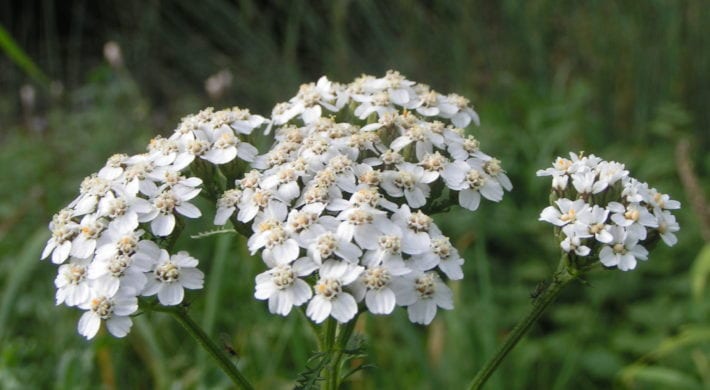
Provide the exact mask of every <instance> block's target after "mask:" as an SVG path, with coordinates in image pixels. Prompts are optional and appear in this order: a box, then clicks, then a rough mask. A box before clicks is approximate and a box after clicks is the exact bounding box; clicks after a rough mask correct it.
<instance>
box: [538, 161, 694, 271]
mask: <svg viewBox="0 0 710 390" xmlns="http://www.w3.org/2000/svg"><path fill="white" fill-rule="evenodd" d="M537 175H538V176H551V177H552V197H551V199H553V201H552V205H551V206H548V207H546V208H545V209H544V210H542V212H541V213H540V220H541V221H545V222H548V223H550V224H552V225H554V226H555V227H556V228H557V231H558V232H559V238H560V247H561V248H562V250H563V251H564V252H566V253H568V254H569V255H570V256H571V257H573V258H574V259H575V261H576V262H577V263H578V264H580V265H584V266H589V265H592V264H594V263H595V262H596V261H597V260H598V261H599V262H600V263H601V264H602V265H604V266H605V267H607V268H617V269H619V270H622V271H629V270H633V269H634V268H636V265H637V263H638V261H639V260H647V259H648V248H650V247H651V246H653V245H654V244H655V243H657V242H658V241H660V240H662V241H663V242H664V243H666V245H668V246H673V245H674V244H675V243H676V242H677V238H676V236H675V233H676V232H677V231H678V230H680V226H679V225H678V223H677V222H676V219H675V216H673V214H672V213H671V211H672V210H676V209H679V208H680V203H679V202H678V201H675V200H672V199H670V197H669V196H668V195H666V194H661V193H660V192H658V191H657V190H656V189H655V188H650V187H649V186H648V184H646V183H643V182H640V181H638V180H636V179H634V178H633V177H631V176H629V171H628V170H626V169H625V167H624V165H623V164H621V163H618V162H615V161H604V160H602V159H601V158H599V157H596V156H594V155H589V156H584V155H581V154H580V155H577V154H574V153H570V158H569V159H567V158H563V157H558V158H557V159H556V160H555V161H554V163H553V166H552V167H551V168H547V169H544V170H539V171H538V172H537Z"/></svg>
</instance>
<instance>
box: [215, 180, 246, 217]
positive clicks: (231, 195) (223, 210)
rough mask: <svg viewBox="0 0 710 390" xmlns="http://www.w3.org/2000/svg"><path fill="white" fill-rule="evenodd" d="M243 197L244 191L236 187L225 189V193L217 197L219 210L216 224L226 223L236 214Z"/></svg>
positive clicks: (216, 214)
mask: <svg viewBox="0 0 710 390" xmlns="http://www.w3.org/2000/svg"><path fill="white" fill-rule="evenodd" d="M241 197H242V191H241V190H239V189H236V188H232V189H229V190H227V191H224V193H223V194H222V195H221V196H220V197H219V199H217V211H216V212H215V216H214V224H215V225H224V224H225V223H227V220H229V218H230V217H231V216H232V214H234V211H235V210H236V209H237V204H239V201H240V200H241Z"/></svg>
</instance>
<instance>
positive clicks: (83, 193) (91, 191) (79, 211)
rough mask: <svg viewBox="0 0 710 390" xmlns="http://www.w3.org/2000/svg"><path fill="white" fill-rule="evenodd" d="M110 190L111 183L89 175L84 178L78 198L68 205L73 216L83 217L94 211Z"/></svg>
mask: <svg viewBox="0 0 710 390" xmlns="http://www.w3.org/2000/svg"><path fill="white" fill-rule="evenodd" d="M110 190H111V182H110V181H109V180H107V179H103V178H101V177H98V176H97V175H95V174H94V175H91V176H88V177H85V178H84V180H83V181H82V182H81V187H80V188H79V196H78V197H77V198H76V199H74V201H72V202H71V203H70V204H69V208H71V209H73V210H74V215H76V216H79V215H84V214H89V213H93V212H94V211H96V206H97V205H98V203H99V200H100V199H101V198H102V197H103V196H104V195H106V193H107V192H109V191H110Z"/></svg>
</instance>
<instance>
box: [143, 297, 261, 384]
mask: <svg viewBox="0 0 710 390" xmlns="http://www.w3.org/2000/svg"><path fill="white" fill-rule="evenodd" d="M152 309H153V310H155V311H160V312H164V313H168V314H170V315H172V316H173V318H175V320H177V322H179V323H180V325H182V326H183V327H184V328H185V330H187V333H189V334H190V336H192V338H194V339H195V340H196V341H197V343H198V344H200V346H201V347H202V348H204V350H205V351H207V353H209V354H210V355H211V356H212V358H213V359H214V360H215V361H216V362H217V364H218V365H219V367H220V368H221V369H222V371H224V373H225V374H227V376H229V378H230V379H231V380H232V382H233V383H234V384H235V385H237V386H238V387H240V388H242V389H248V390H251V389H253V387H252V385H251V384H250V383H249V381H248V380H247V379H246V378H245V377H244V375H242V373H241V372H240V371H239V369H238V368H237V366H235V365H234V363H232V360H231V359H230V358H229V356H227V354H226V353H225V352H224V351H223V350H222V348H220V347H218V346H217V344H215V343H214V341H212V339H210V338H209V336H208V335H207V333H205V331H204V330H202V328H201V327H200V325H198V324H197V322H195V321H194V320H193V319H192V318H190V316H189V315H188V314H187V310H186V309H185V308H184V307H182V306H171V307H166V306H158V305H156V306H155V307H153V308H152Z"/></svg>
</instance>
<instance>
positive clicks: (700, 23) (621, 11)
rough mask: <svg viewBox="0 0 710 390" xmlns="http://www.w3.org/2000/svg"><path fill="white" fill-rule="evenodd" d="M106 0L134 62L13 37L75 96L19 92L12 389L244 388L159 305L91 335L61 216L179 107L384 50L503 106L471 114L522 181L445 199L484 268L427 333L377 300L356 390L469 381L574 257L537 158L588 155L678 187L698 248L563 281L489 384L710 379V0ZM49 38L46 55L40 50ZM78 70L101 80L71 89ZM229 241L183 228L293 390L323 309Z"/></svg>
mask: <svg viewBox="0 0 710 390" xmlns="http://www.w3.org/2000/svg"><path fill="white" fill-rule="evenodd" d="M107 4H109V5H108V6H107V7H109V8H110V7H114V8H110V9H112V10H113V11H115V12H114V13H115V14H114V15H112V16H111V18H112V19H111V23H110V25H111V26H113V27H112V28H113V30H112V31H111V34H109V33H108V32H107V31H108V30H100V31H101V33H102V35H101V37H102V38H103V37H106V38H111V39H116V40H117V41H118V42H119V43H121V44H122V48H123V50H124V53H125V56H126V64H127V66H126V69H123V70H121V71H115V70H112V69H110V68H108V67H106V66H95V65H94V64H95V63H96V62H97V61H98V58H97V57H96V56H97V54H86V53H85V52H83V51H82V50H80V49H81V47H79V46H77V45H80V44H81V43H80V42H84V43H83V44H85V45H90V44H91V40H89V39H87V38H86V37H83V38H84V40H83V41H81V40H80V39H79V37H78V36H76V35H71V36H69V38H70V41H71V45H70V46H71V47H75V48H78V49H77V50H75V51H70V52H67V53H68V54H66V53H65V52H62V51H61V50H54V49H52V50H50V48H52V47H61V46H62V45H64V44H69V43H68V42H63V41H62V40H61V39H60V38H59V37H58V36H57V37H53V35H52V33H53V31H52V30H51V29H50V28H49V27H45V28H46V29H47V31H46V33H47V34H48V35H47V36H48V37H49V40H48V41H46V44H45V45H44V46H42V45H36V44H32V42H28V41H27V39H29V38H22V37H23V36H25V35H21V36H20V37H19V38H18V37H15V39H16V41H17V42H18V43H19V44H20V45H21V47H27V48H28V49H27V53H28V55H29V56H30V57H32V58H33V59H35V61H36V63H37V64H38V66H39V67H40V68H42V69H45V70H46V72H47V73H48V74H49V76H50V77H52V78H60V79H62V80H67V85H68V88H67V91H66V94H65V95H64V96H63V97H62V98H61V99H59V100H52V98H50V97H49V96H46V94H44V93H43V92H40V93H39V102H40V104H39V105H38V107H39V108H38V109H37V110H36V111H35V112H34V113H33V115H34V116H36V117H37V118H40V119H41V120H42V121H43V122H42V123H44V125H42V126H40V127H39V128H40V129H43V130H41V131H36V130H33V129H36V127H35V126H34V125H32V123H36V122H34V121H28V120H27V118H26V117H23V116H22V115H20V112H21V111H20V110H18V107H19V106H18V104H17V101H16V97H15V96H16V93H15V92H14V90H9V89H7V90H6V89H3V91H0V114H1V115H2V116H0V118H3V119H2V120H0V126H2V130H1V131H0V167H2V168H0V295H1V296H0V304H1V305H2V306H1V307H0V388H3V389H5V388H7V389H12V388H28V387H30V388H60V389H63V388H67V389H82V388H86V389H93V388H97V387H99V386H101V387H104V388H109V389H110V388H173V387H178V386H180V387H184V388H220V387H221V388H228V387H229V383H228V381H227V379H226V377H225V376H224V375H223V374H222V373H221V372H220V371H219V370H218V368H216V366H215V365H214V364H212V362H211V361H210V360H209V359H208V358H207V357H206V356H205V355H203V354H202V352H200V351H198V349H197V348H196V346H195V345H193V344H192V343H189V342H186V337H187V336H186V334H185V333H184V331H183V330H182V329H181V328H180V327H179V326H178V325H177V324H175V323H174V322H173V321H172V320H171V318H169V317H168V316H167V315H164V314H162V313H151V314H146V315H143V316H140V317H138V318H137V319H136V321H135V324H134V328H133V331H132V332H131V334H130V335H129V336H128V338H126V339H123V340H117V339H114V338H112V337H110V336H107V335H105V334H102V335H101V336H99V337H98V338H97V339H96V340H94V341H92V342H86V341H85V340H84V339H83V338H81V336H79V335H78V333H77V332H76V322H77V321H78V318H79V315H80V312H79V311H76V310H72V309H69V308H66V307H63V306H62V307H55V306H54V286H53V280H54V276H55V274H54V272H55V271H56V267H54V266H52V265H50V264H49V263H47V262H39V260H38V253H39V251H41V249H42V246H43V245H44V242H43V239H46V238H48V237H49V232H48V231H46V230H44V228H45V226H46V224H47V222H48V221H49V220H50V218H51V215H52V214H53V213H54V212H56V211H57V210H59V209H60V208H61V207H62V206H64V205H65V204H66V203H68V202H69V201H70V200H71V199H72V198H73V197H74V196H75V195H76V193H77V191H78V186H79V183H80V181H81V178H83V177H84V176H86V175H88V174H90V173H92V172H95V171H96V170H98V168H99V167H100V166H101V165H102V164H103V161H105V159H106V158H107V157H109V156H110V155H111V154H113V153H116V152H126V153H136V152H139V151H141V150H142V148H143V147H144V145H145V144H146V143H147V140H148V139H149V138H150V137H152V136H153V135H155V134H156V133H163V134H165V133H168V132H170V131H172V129H173V128H174V126H175V125H176V124H177V122H178V120H179V118H180V117H181V116H183V115H186V114H188V113H191V112H194V111H196V110H198V109H200V108H201V107H203V106H206V105H212V104H214V105H216V106H219V107H222V106H228V105H231V104H239V105H242V106H245V107H254V108H253V109H252V111H255V112H258V113H261V114H263V115H268V113H269V112H268V111H269V110H270V107H271V106H272V105H273V103H274V102H276V101H279V100H283V99H286V98H288V97H289V96H292V95H293V94H294V93H295V92H296V90H297V88H298V85H299V84H300V83H302V82H309V81H313V80H315V78H316V77H318V76H319V75H321V74H327V75H328V76H329V77H330V78H331V79H334V80H338V81H343V82H347V81H348V80H351V79H352V78H353V77H355V76H357V75H359V74H360V73H363V72H369V73H375V74H383V73H384V72H385V71H386V70H387V69H388V68H394V69H398V70H400V71H402V72H403V74H405V75H406V76H408V77H409V78H410V79H413V80H416V81H420V82H424V83H429V84H431V85H432V86H433V87H435V88H436V89H438V90H441V91H444V92H457V93H460V94H463V95H465V96H467V97H469V98H471V100H472V102H473V104H474V105H475V106H476V108H477V110H478V112H479V114H480V115H481V118H482V120H483V125H482V126H481V128H477V129H471V131H472V132H473V133H474V134H475V135H476V136H477V137H478V138H479V139H480V140H481V142H482V145H483V146H484V149H485V150H488V151H490V152H491V153H492V154H493V155H496V156H499V157H500V158H502V160H503V164H504V167H505V168H506V169H507V170H508V173H509V175H510V177H511V179H512V180H513V183H514V185H515V189H514V191H513V192H512V193H510V194H509V195H507V196H506V198H505V200H504V201H503V202H502V203H501V204H492V203H485V204H483V205H482V207H481V209H480V210H479V211H477V212H476V213H474V214H470V213H462V212H456V213H451V214H447V215H440V216H438V217H437V220H438V222H439V223H440V224H441V226H442V228H443V229H444V230H445V231H446V232H448V233H449V234H450V235H451V236H452V238H454V241H455V242H456V244H457V247H459V248H460V250H461V251H462V254H464V256H465V258H466V260H467V262H466V264H465V274H466V278H465V279H464V280H463V281H460V282H457V283H453V284H452V288H453V289H454V292H455V304H456V309H455V310H454V311H451V312H445V313H441V314H443V315H440V316H439V317H438V318H437V320H436V321H435V322H434V323H433V324H432V325H431V326H429V327H421V326H417V325H412V324H410V323H409V322H408V320H407V319H406V314H405V313H404V311H402V310H398V311H397V312H396V314H395V315H392V316H388V317H386V318H379V317H373V316H365V318H364V319H363V321H362V323H361V324H359V326H360V327H359V330H360V331H362V330H366V333H365V335H364V337H365V341H366V346H367V348H368V353H369V356H368V361H367V362H368V363H371V364H372V365H374V367H373V368H369V369H367V370H365V371H364V372H361V373H358V374H356V375H355V376H354V377H353V380H352V384H351V386H350V387H351V388H354V389H360V388H362V389H364V388H411V389H426V388H435V387H440V388H461V387H462V386H464V385H466V384H467V383H468V381H469V380H470V379H471V378H472V377H473V375H474V374H475V371H476V369H477V368H478V367H480V366H481V365H482V364H483V362H484V361H485V359H486V358H487V357H488V356H490V355H491V354H492V353H493V351H494V350H495V348H496V347H497V346H498V345H499V344H500V343H501V342H502V340H503V339H504V338H505V335H506V333H507V332H508V331H509V330H510V329H511V328H512V326H513V324H514V323H515V321H516V320H517V319H518V318H520V317H521V316H522V315H523V314H524V313H525V312H526V310H527V309H528V308H529V306H530V297H529V294H530V292H531V291H533V290H534V289H535V286H536V285H537V284H538V283H539V282H540V281H542V280H543V279H544V278H546V277H548V276H549V275H551V273H552V270H553V269H554V267H555V265H556V260H557V248H556V247H555V243H554V240H553V239H552V237H551V232H550V231H549V228H548V227H547V226H546V225H545V224H543V223H540V222H537V216H538V213H539V211H540V210H541V209H542V208H543V207H544V206H546V204H547V187H548V185H549V184H548V182H547V180H544V179H540V178H536V177H535V171H536V170H537V169H539V168H541V167H544V166H546V165H548V164H549V163H550V161H552V160H553V159H554V157H555V156H557V155H558V154H561V153H566V152H567V151H569V150H584V151H587V152H589V153H595V154H597V155H600V156H602V157H604V158H606V159H614V160H618V161H622V162H625V163H626V164H627V167H628V168H630V169H631V171H632V173H633V175H634V176H636V177H638V178H639V179H641V180H644V181H648V182H649V183H651V185H653V186H655V187H657V188H659V190H661V191H664V192H668V193H670V194H671V195H672V197H674V198H677V199H679V200H680V201H681V202H682V203H683V209H682V210H681V211H680V212H679V213H678V218H679V222H680V224H681V226H682V230H681V232H680V234H679V239H680V242H679V244H678V245H677V246H676V247H673V248H670V249H668V248H665V247H660V246H659V248H658V249H657V250H656V251H654V252H653V253H652V255H651V257H650V260H649V261H648V262H646V263H643V264H640V265H639V267H638V269H637V270H636V271H634V272H629V273H621V272H598V273H595V274H593V275H590V277H589V284H587V285H582V284H577V285H574V286H573V287H571V288H569V289H568V291H565V292H564V293H563V295H562V296H561V298H560V300H559V302H558V304H556V305H555V306H553V307H552V309H551V310H550V311H549V312H547V313H546V314H545V315H544V316H543V318H542V319H541V321H540V322H539V324H538V325H536V326H535V327H534V328H533V329H532V331H531V333H530V334H529V336H528V337H527V339H525V340H524V341H523V342H522V343H521V344H520V345H519V347H518V348H517V349H515V350H514V352H513V353H512V354H511V355H510V357H509V359H508V360H506V361H505V363H504V364H503V365H502V367H501V368H500V370H499V372H497V373H496V374H495V375H494V376H493V377H492V378H491V382H490V388H492V389H498V388H501V389H538V388H545V389H548V388H549V389H567V388H578V389H597V388H637V389H665V388H689V389H692V388H698V389H700V388H703V386H705V387H707V386H709V385H710V382H708V381H709V380H710V379H709V378H708V377H707V372H708V371H707V367H708V359H710V342H709V340H708V338H707V337H706V336H705V335H706V334H707V331H708V320H710V303H709V302H710V300H709V299H708V291H707V290H708V289H707V288H705V289H704V290H702V291H695V293H694V292H693V286H698V285H700V286H703V285H704V284H703V283H702V282H699V280H707V273H708V272H707V269H708V267H707V266H706V265H703V264H707V260H706V257H707V256H704V257H698V255H699V254H700V252H701V248H703V240H702V237H701V235H700V229H699V219H698V214H699V213H698V211H697V210H694V209H693V208H692V207H691V203H690V202H689V197H690V195H691V194H689V193H687V192H686V189H685V188H684V187H683V186H682V185H681V183H680V181H679V179H678V175H677V173H676V169H677V165H676V162H675V159H676V156H675V147H676V144H677V142H678V141H679V140H680V139H683V138H685V139H689V140H691V143H692V145H693V147H692V148H691V153H690V155H688V156H686V157H687V158H688V159H689V160H690V161H691V162H692V163H693V164H694V166H695V173H696V175H697V176H698V177H699V182H700V187H701V188H700V190H701V191H703V192H704V194H705V195H707V194H708V190H709V189H710V182H709V181H708V179H707V178H708V171H710V157H708V155H707V150H708V147H710V139H709V138H710V137H708V136H707V134H708V128H710V117H709V116H708V115H709V114H708V110H707V102H708V101H710V74H709V73H708V72H707V69H710V50H709V49H708V47H710V42H708V37H707V34H706V26H707V24H708V23H710V7H706V6H705V4H704V2H703V1H693V0H689V1H684V2H673V1H648V2H641V3H638V4H636V3H634V4H625V3H624V4H621V3H618V2H611V1H600V2H590V3H565V4H560V3H558V2H552V1H545V0H535V1H528V2H524V3H520V2H514V1H504V2H499V3H495V2H476V1H463V2H453V1H452V2H448V1H431V2H426V3H424V2H414V1H404V0H399V1H391V2H378V1H374V0H363V1H357V2H346V1H334V2H283V3H278V2H277V3H274V4H270V5H269V6H268V7H266V8H265V7H264V6H263V5H262V4H261V2H257V1H250V0H242V1H239V2H227V1H223V0H209V1H206V2H204V4H203V5H201V6H200V8H199V9H195V6H194V5H193V3H190V2H187V1H179V2H176V3H174V4H171V5H167V4H165V3H164V2H162V3H161V2H150V3H148V4H145V3H143V2H140V3H138V2H135V3H130V4H128V5H126V6H125V7H119V3H118V2H116V3H107ZM137 9H140V10H141V12H140V13H136V12H135V11H136V10H137ZM135 15H140V16H139V17H135ZM104 16H105V17H108V16H107V15H104ZM18 20H19V19H18ZM45 22H46V21H45ZM18 23H19V22H18ZM43 25H44V26H51V23H44V24H43ZM6 27H7V28H8V30H10V31H17V30H18V27H17V25H15V26H12V25H9V24H6ZM55 32H56V33H57V34H59V32H58V31H55ZM52 39H54V41H52ZM72 45H73V46H72ZM39 46H42V47H44V48H45V49H35V50H30V48H36V47H39ZM156 47H159V48H160V49H159V50H155V49H154V48H156ZM72 53H73V54H72ZM97 53H98V52H97ZM66 56H75V57H71V58H68V57H66ZM92 56H93V57H92ZM57 63H62V64H74V65H73V67H72V68H71V69H67V68H66V67H58V66H56V64H57ZM3 64H4V63H3ZM52 64H55V65H52ZM221 68H228V69H231V70H232V72H233V73H234V78H235V80H234V85H233V88H232V90H231V91H230V92H229V94H228V95H227V96H226V97H225V98H223V100H221V101H217V102H210V101H209V100H208V99H207V98H206V97H204V95H203V92H202V90H201V88H202V85H203V84H202V83H203V81H204V78H205V77H206V76H208V75H209V74H211V73H214V72H216V71H217V70H219V69H221ZM7 69H8V70H7V72H4V73H3V75H0V78H1V79H2V80H3V81H7V85H9V86H15V87H19V85H20V84H21V83H22V82H25V81H26V80H25V79H26V76H25V75H23V73H22V71H21V70H20V69H18V68H14V67H10V66H8V68H7ZM72 74H74V75H81V74H85V75H86V76H83V77H76V78H75V79H74V82H73V83H72V82H71V77H70V75H72ZM207 219H209V218H207ZM207 227H209V223H205V224H204V225H202V226H193V227H191V229H192V230H193V231H191V232H188V233H193V234H194V233H196V232H199V231H201V230H204V229H206V228H207ZM43 232H44V233H43ZM186 236H187V235H186ZM229 237H230V236H213V237H209V238H204V239H200V240H187V239H185V240H184V241H183V242H181V243H180V245H183V246H184V247H185V248H189V250H190V252H191V253H192V254H193V255H195V256H196V257H197V258H199V259H201V264H202V265H201V268H202V269H203V271H205V274H206V275H207V283H206V286H207V288H206V289H205V290H202V291H198V292H192V293H191V294H190V295H189V297H190V300H191V302H192V306H191V311H192V313H193V316H194V318H195V319H196V320H197V321H198V322H200V323H202V324H203V325H204V326H205V327H206V328H207V329H208V331H209V332H210V334H212V335H213V336H214V338H215V339H216V340H218V341H219V342H223V343H228V344H229V345H231V346H232V347H233V348H234V349H235V350H236V351H237V355H238V361H239V365H240V368H242V369H243V372H244V373H245V375H246V376H247V377H249V378H250V379H253V380H254V383H255V385H256V387H257V388H288V387H290V386H292V385H293V383H294V382H293V381H294V380H295V378H296V375H297V373H298V372H299V371H300V370H301V369H302V368H303V364H304V363H305V361H306V359H307V358H308V357H309V356H310V353H311V352H312V351H313V350H314V349H315V348H316V346H315V340H314V339H313V337H312V335H311V333H310V328H309V325H308V324H307V323H306V321H304V318H303V316H301V315H299V314H298V313H292V315H291V316H289V317H287V318H281V317H278V316H273V315H270V314H269V313H268V309H267V307H266V305H265V304H264V303H263V302H259V301H256V300H255V299H254V298H253V288H254V281H253V280H254V279H253V278H254V276H255V275H256V274H257V273H259V272H261V271H262V267H263V266H262V265H261V262H260V260H258V259H255V258H252V257H250V256H249V255H248V253H246V250H245V249H244V243H243V241H239V240H230V239H229ZM696 257H697V260H696ZM33 259H34V260H33ZM704 259H705V260H704ZM696 263H697V264H698V265H695V264H696ZM694 265H695V266H694ZM695 289H696V290H698V287H695ZM693 294H695V295H693ZM688 338H690V339H691V340H692V341H693V342H692V343H690V342H685V341H686V340H688Z"/></svg>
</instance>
